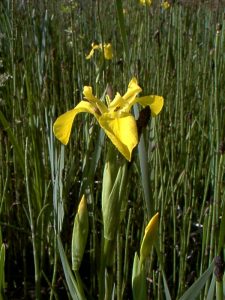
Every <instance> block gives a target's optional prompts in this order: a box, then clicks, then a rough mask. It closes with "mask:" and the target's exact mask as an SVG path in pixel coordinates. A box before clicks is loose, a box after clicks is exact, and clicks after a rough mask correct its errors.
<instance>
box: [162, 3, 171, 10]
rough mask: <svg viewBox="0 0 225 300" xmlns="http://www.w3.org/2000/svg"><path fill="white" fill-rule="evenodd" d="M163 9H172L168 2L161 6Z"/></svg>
mask: <svg viewBox="0 0 225 300" xmlns="http://www.w3.org/2000/svg"><path fill="white" fill-rule="evenodd" d="M161 7H162V8H163V9H168V8H170V3H169V2H168V1H163V2H162V4H161Z"/></svg>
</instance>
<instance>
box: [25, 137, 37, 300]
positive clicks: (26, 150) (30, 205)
mask: <svg viewBox="0 0 225 300" xmlns="http://www.w3.org/2000/svg"><path fill="white" fill-rule="evenodd" d="M27 148H28V139H26V148H25V182H26V191H27V202H28V209H29V216H30V228H31V239H32V245H33V253H34V272H35V296H36V297H35V298H36V299H37V300H38V299H40V298H41V293H40V291H41V288H40V270H39V260H38V247H37V242H36V233H35V224H34V215H33V207H32V203H31V198H30V189H29V179H28V178H29V177H28V164H27V152H28V149H27Z"/></svg>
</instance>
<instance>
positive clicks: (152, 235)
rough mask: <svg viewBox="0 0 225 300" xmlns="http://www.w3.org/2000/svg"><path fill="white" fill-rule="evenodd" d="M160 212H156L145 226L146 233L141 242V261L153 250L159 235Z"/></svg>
mask: <svg viewBox="0 0 225 300" xmlns="http://www.w3.org/2000/svg"><path fill="white" fill-rule="evenodd" d="M158 223H159V213H156V214H155V215H154V216H153V217H152V218H151V220H150V221H149V223H148V225H147V226H146V228H145V234H144V237H143V240H142V243H141V250H140V261H141V262H143V261H144V260H145V259H146V258H147V256H148V255H149V254H150V252H151V250H152V246H153V243H154V241H155V239H156V237H157V233H158Z"/></svg>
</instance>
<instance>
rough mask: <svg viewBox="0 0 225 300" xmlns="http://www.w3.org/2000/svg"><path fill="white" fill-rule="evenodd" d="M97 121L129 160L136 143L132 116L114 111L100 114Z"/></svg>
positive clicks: (136, 136)
mask: <svg viewBox="0 0 225 300" xmlns="http://www.w3.org/2000/svg"><path fill="white" fill-rule="evenodd" d="M98 121H99V124H100V126H101V127H102V128H103V129H104V131H105V133H106V135H107V136H108V137H109V139H110V140H111V142H112V143H113V144H114V145H115V147H116V148H117V149H118V150H119V151H120V153H121V154H122V155H123V156H124V157H125V158H126V159H127V160H128V161H131V154H132V151H133V149H134V147H135V146H136V145H137V143H138V133H137V126H136V121H135V119H134V117H133V116H132V115H131V114H129V113H123V114H122V115H121V114H120V115H118V113H116V112H115V113H108V114H104V115H102V116H101V117H100V118H99V119H98Z"/></svg>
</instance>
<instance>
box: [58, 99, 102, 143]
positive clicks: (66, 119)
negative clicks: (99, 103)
mask: <svg viewBox="0 0 225 300" xmlns="http://www.w3.org/2000/svg"><path fill="white" fill-rule="evenodd" d="M81 112H88V113H91V114H93V115H94V116H95V117H96V119H98V118H99V116H100V114H99V112H98V108H97V107H96V105H95V104H94V103H89V102H87V101H81V102H80V103H79V104H78V105H77V106H76V107H75V108H74V109H72V110H69V111H67V112H66V113H64V114H63V115H61V116H59V117H58V118H57V119H56V121H55V123H54V125H53V132H54V134H55V136H56V138H57V139H58V140H60V142H61V143H63V144H64V145H66V144H67V143H68V141H69V138H70V134H71V129H72V125H73V121H74V119H75V117H76V115H77V114H78V113H81Z"/></svg>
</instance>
